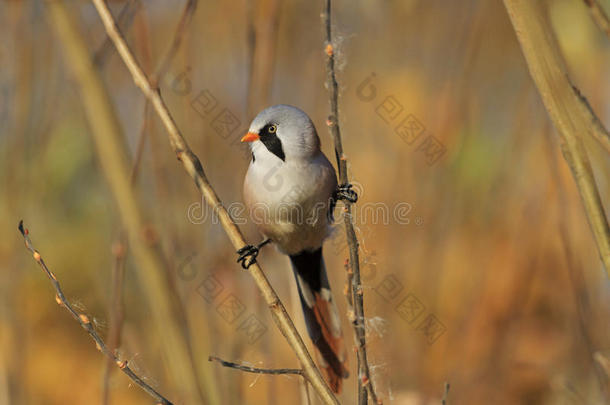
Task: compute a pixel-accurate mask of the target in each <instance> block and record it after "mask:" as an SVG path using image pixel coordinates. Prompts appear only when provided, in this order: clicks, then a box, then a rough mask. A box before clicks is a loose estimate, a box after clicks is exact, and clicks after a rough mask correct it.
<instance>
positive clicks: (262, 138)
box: [241, 104, 320, 162]
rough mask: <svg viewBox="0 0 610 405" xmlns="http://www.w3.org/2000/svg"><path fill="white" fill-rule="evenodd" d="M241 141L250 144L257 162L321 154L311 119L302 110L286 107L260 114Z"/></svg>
mask: <svg viewBox="0 0 610 405" xmlns="http://www.w3.org/2000/svg"><path fill="white" fill-rule="evenodd" d="M241 141H242V142H250V143H251V148H252V153H253V155H254V158H255V159H258V158H261V159H281V160H282V161H284V162H285V161H286V160H296V159H306V158H308V157H312V156H315V155H316V154H317V153H319V152H320V139H319V138H318V134H317V133H316V129H315V127H314V125H313V122H311V119H309V117H308V116H307V114H305V113H304V112H303V111H301V110H300V109H298V108H296V107H293V106H290V105H285V104H279V105H274V106H273V107H268V108H266V109H264V110H263V111H261V112H260V113H259V114H258V115H257V116H256V118H254V120H253V121H252V124H250V128H249V129H248V133H247V134H246V135H245V136H244V137H243V138H242V139H241Z"/></svg>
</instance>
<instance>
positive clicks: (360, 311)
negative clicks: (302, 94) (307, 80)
mask: <svg viewBox="0 0 610 405" xmlns="http://www.w3.org/2000/svg"><path fill="white" fill-rule="evenodd" d="M323 19H324V25H325V28H326V46H325V49H324V51H325V53H326V85H327V88H328V91H329V98H330V115H329V117H328V121H327V125H328V129H329V131H330V135H331V137H332V138H333V141H334V144H335V156H336V158H337V166H338V168H339V180H340V183H341V184H349V176H348V173H347V158H346V157H345V155H344V154H343V144H342V142H341V130H340V128H339V106H338V98H339V91H338V84H337V78H336V75H335V50H334V47H333V42H332V30H331V25H332V21H331V0H326V7H325V9H324V12H323ZM344 203H345V210H344V218H345V233H346V235H347V243H348V246H349V261H350V263H349V264H350V266H351V269H352V273H351V274H350V273H349V272H348V278H349V277H351V296H352V299H351V303H352V304H353V307H354V312H355V314H354V315H355V316H354V318H353V321H352V325H353V327H354V334H355V335H356V343H357V346H358V380H359V381H358V393H359V394H358V403H359V404H365V403H366V395H365V394H364V393H363V391H364V390H366V391H368V394H369V396H370V397H371V400H372V401H373V403H374V404H379V403H381V401H380V400H379V399H378V397H377V393H376V392H375V387H373V382H372V380H371V374H370V367H369V364H368V357H367V348H366V329H365V325H364V297H363V293H362V282H361V281H360V259H359V257H358V256H359V255H358V249H359V244H358V238H357V237H356V232H355V231H354V220H353V218H352V203H351V202H349V201H344ZM348 301H349V300H348Z"/></svg>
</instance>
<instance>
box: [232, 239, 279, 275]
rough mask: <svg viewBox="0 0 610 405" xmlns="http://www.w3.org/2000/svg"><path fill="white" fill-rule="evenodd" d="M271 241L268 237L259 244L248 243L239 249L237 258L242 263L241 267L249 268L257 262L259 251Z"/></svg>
mask: <svg viewBox="0 0 610 405" xmlns="http://www.w3.org/2000/svg"><path fill="white" fill-rule="evenodd" d="M269 242H271V239H269V238H267V239H265V240H264V241H262V242H261V243H259V244H258V245H256V246H254V245H246V246H244V247H243V248H241V249H239V250H238V251H237V254H238V255H239V257H238V258H237V263H240V264H241V267H243V268H244V269H247V268H248V267H250V266H251V265H252V264H254V263H256V256H258V251H259V250H260V248H262V247H263V246H265V245H266V244H267V243H269Z"/></svg>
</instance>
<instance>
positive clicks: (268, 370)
mask: <svg viewBox="0 0 610 405" xmlns="http://www.w3.org/2000/svg"><path fill="white" fill-rule="evenodd" d="M208 361H216V362H218V363H220V364H221V365H222V366H223V367H228V368H234V369H236V370H241V371H245V372H247V373H254V374H273V375H277V374H294V375H300V376H303V370H301V369H300V368H258V367H250V366H245V365H243V364H239V363H233V362H231V361H226V360H223V359H221V358H220V357H216V356H210V357H208Z"/></svg>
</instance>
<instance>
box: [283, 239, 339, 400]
mask: <svg viewBox="0 0 610 405" xmlns="http://www.w3.org/2000/svg"><path fill="white" fill-rule="evenodd" d="M290 261H291V263H292V269H293V271H294V275H295V277H296V279H297V285H298V287H299V296H300V297H301V305H302V306H303V314H304V315H305V324H306V326H307V332H308V333H309V337H310V338H311V340H312V341H313V344H314V345H315V348H316V353H317V358H318V363H319V364H320V367H321V369H322V372H323V373H324V374H325V376H326V380H327V381H328V383H329V385H330V387H331V389H332V390H333V391H334V392H336V393H339V392H341V384H342V379H343V378H347V377H348V374H349V373H348V371H347V355H346V352H345V347H344V346H343V335H342V333H341V321H340V318H339V312H338V311H337V307H336V306H335V303H334V302H333V299H332V294H331V291H330V286H329V284H328V277H327V276H326V267H325V266H324V259H323V258H322V248H320V249H318V250H316V251H313V252H307V251H303V252H301V253H299V254H296V255H292V256H290Z"/></svg>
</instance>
